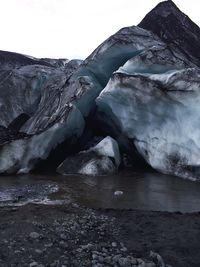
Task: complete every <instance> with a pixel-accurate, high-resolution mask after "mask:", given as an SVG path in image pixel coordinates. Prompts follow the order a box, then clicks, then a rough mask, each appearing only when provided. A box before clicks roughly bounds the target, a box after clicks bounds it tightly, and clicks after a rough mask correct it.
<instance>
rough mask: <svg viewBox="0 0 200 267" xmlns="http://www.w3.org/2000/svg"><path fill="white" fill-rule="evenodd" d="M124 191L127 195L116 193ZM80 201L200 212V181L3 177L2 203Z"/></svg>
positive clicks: (124, 175)
mask: <svg viewBox="0 0 200 267" xmlns="http://www.w3.org/2000/svg"><path fill="white" fill-rule="evenodd" d="M116 191H122V192H123V194H119V195H118V194H117V195H116V194H115V192H116ZM30 202H31V203H36V204H37V203H40V204H41V203H43V204H62V205H66V204H68V203H76V204H78V205H84V206H87V207H91V208H114V209H140V210H155V211H169V212H174V211H180V212H194V211H200V183H199V182H192V181H189V180H184V179H181V178H177V177H173V176H168V175H161V174H158V173H154V172H148V173H142V172H129V171H126V172H121V173H119V174H117V175H113V176H101V177H87V176H59V175H18V176H1V177H0V206H6V205H24V204H27V203H30Z"/></svg>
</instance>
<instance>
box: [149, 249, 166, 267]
mask: <svg viewBox="0 0 200 267" xmlns="http://www.w3.org/2000/svg"><path fill="white" fill-rule="evenodd" d="M150 258H151V259H152V260H153V262H154V263H155V264H156V265H157V266H158V267H165V263H164V260H163V258H162V257H161V256H160V255H159V254H158V253H156V252H153V251H151V252H150Z"/></svg>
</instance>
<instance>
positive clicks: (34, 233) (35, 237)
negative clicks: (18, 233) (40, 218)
mask: <svg viewBox="0 0 200 267" xmlns="http://www.w3.org/2000/svg"><path fill="white" fill-rule="evenodd" d="M29 237H30V238H32V239H38V238H39V237H40V234H38V233H37V232H31V233H30V235H29Z"/></svg>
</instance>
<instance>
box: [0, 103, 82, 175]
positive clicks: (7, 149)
mask: <svg viewBox="0 0 200 267" xmlns="http://www.w3.org/2000/svg"><path fill="white" fill-rule="evenodd" d="M84 126H85V122H84V119H83V117H82V115H81V113H80V111H79V110H78V109H76V107H74V106H72V108H71V109H70V110H69V113H68V114H66V119H65V120H63V121H60V122H58V123H56V124H54V125H53V126H52V127H50V128H48V129H47V130H46V131H44V132H42V133H40V134H37V135H33V136H31V137H29V138H26V139H21V140H16V141H12V142H11V143H9V144H7V145H4V146H3V148H2V149H1V151H0V173H3V172H7V173H15V172H18V173H26V172H29V171H30V170H31V169H32V168H33V167H34V166H35V164H36V163H37V162H38V160H40V159H46V158H47V156H48V155H49V153H50V151H51V150H52V149H54V148H55V147H56V146H57V145H58V144H60V143H62V142H63V141H64V140H66V139H70V138H73V140H75V139H76V138H79V137H80V136H81V134H82V132H83V129H84Z"/></svg>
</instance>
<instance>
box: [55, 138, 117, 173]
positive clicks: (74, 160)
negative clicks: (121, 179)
mask: <svg viewBox="0 0 200 267" xmlns="http://www.w3.org/2000/svg"><path fill="white" fill-rule="evenodd" d="M119 165H120V152H119V147H118V144H117V142H116V141H115V140H114V139H113V138H111V137H109V136H108V137H106V138H104V139H103V140H102V141H101V142H100V143H98V144H97V145H96V146H95V147H92V148H90V149H88V150H85V151H81V152H79V153H78V154H76V155H74V156H71V157H68V158H66V159H65V161H64V162H63V163H61V165H60V166H59V167H58V168H57V171H58V172H59V173H61V174H64V175H66V174H82V175H83V174H84V175H90V176H95V175H107V174H111V173H115V172H116V171H117V169H118V167H119Z"/></svg>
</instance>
